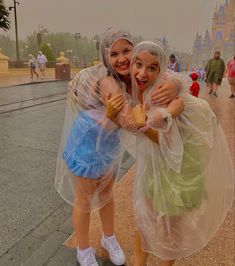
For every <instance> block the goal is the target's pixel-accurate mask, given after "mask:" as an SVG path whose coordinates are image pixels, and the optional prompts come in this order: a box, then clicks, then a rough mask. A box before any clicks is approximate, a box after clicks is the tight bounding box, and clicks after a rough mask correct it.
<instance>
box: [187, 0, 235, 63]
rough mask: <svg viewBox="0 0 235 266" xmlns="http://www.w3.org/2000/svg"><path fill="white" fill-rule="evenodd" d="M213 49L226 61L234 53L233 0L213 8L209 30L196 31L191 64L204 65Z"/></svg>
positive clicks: (234, 2)
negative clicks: (202, 32)
mask: <svg viewBox="0 0 235 266" xmlns="http://www.w3.org/2000/svg"><path fill="white" fill-rule="evenodd" d="M215 51H220V52H221V57H222V58H223V59H224V60H225V61H227V60H228V59H229V58H231V57H232V56H233V55H234V54H235V0H226V1H225V3H224V5H221V6H219V7H216V8H215V11H214V14H213V17H212V29H211V32H209V31H206V33H205V35H204V37H203V36H202V35H200V34H198V33H197V35H196V37H195V41H194V45H193V54H192V62H193V66H205V64H206V63H207V61H208V59H210V58H211V57H212V56H213V54H214V52H215Z"/></svg>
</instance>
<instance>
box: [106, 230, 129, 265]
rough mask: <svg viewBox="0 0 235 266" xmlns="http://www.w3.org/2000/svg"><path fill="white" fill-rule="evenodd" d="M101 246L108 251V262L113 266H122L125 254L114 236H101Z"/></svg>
mask: <svg viewBox="0 0 235 266" xmlns="http://www.w3.org/2000/svg"><path fill="white" fill-rule="evenodd" d="M101 246H102V247H103V248H104V249H105V250H106V251H108V253H109V257H110V260H111V261H112V263H113V264H115V265H123V264H124V263H125V261H126V258H125V254H124V252H123V250H122V248H121V247H120V245H119V243H118V241H117V239H116V236H115V235H112V236H109V237H105V236H104V235H102V238H101Z"/></svg>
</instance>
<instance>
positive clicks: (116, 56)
mask: <svg viewBox="0 0 235 266" xmlns="http://www.w3.org/2000/svg"><path fill="white" fill-rule="evenodd" d="M132 50H133V46H132V44H130V42H128V41H127V40H125V39H120V40H118V41H117V42H115V43H114V44H113V46H112V47H111V49H110V52H109V54H108V61H109V64H110V66H111V67H112V69H113V70H114V71H115V72H116V73H117V74H119V75H121V76H124V77H125V76H128V75H129V74H130V60H131V54H132Z"/></svg>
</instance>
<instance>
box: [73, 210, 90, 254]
mask: <svg viewBox="0 0 235 266" xmlns="http://www.w3.org/2000/svg"><path fill="white" fill-rule="evenodd" d="M72 220H73V227H74V231H75V234H76V238H77V240H78V246H79V249H86V248H88V247H89V246H90V244H89V225H90V213H84V212H81V211H79V209H78V208H77V207H74V208H73V217H72Z"/></svg>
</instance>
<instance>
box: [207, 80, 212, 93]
mask: <svg viewBox="0 0 235 266" xmlns="http://www.w3.org/2000/svg"><path fill="white" fill-rule="evenodd" d="M207 87H208V88H209V89H210V90H209V94H211V93H212V92H213V84H212V83H207Z"/></svg>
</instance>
